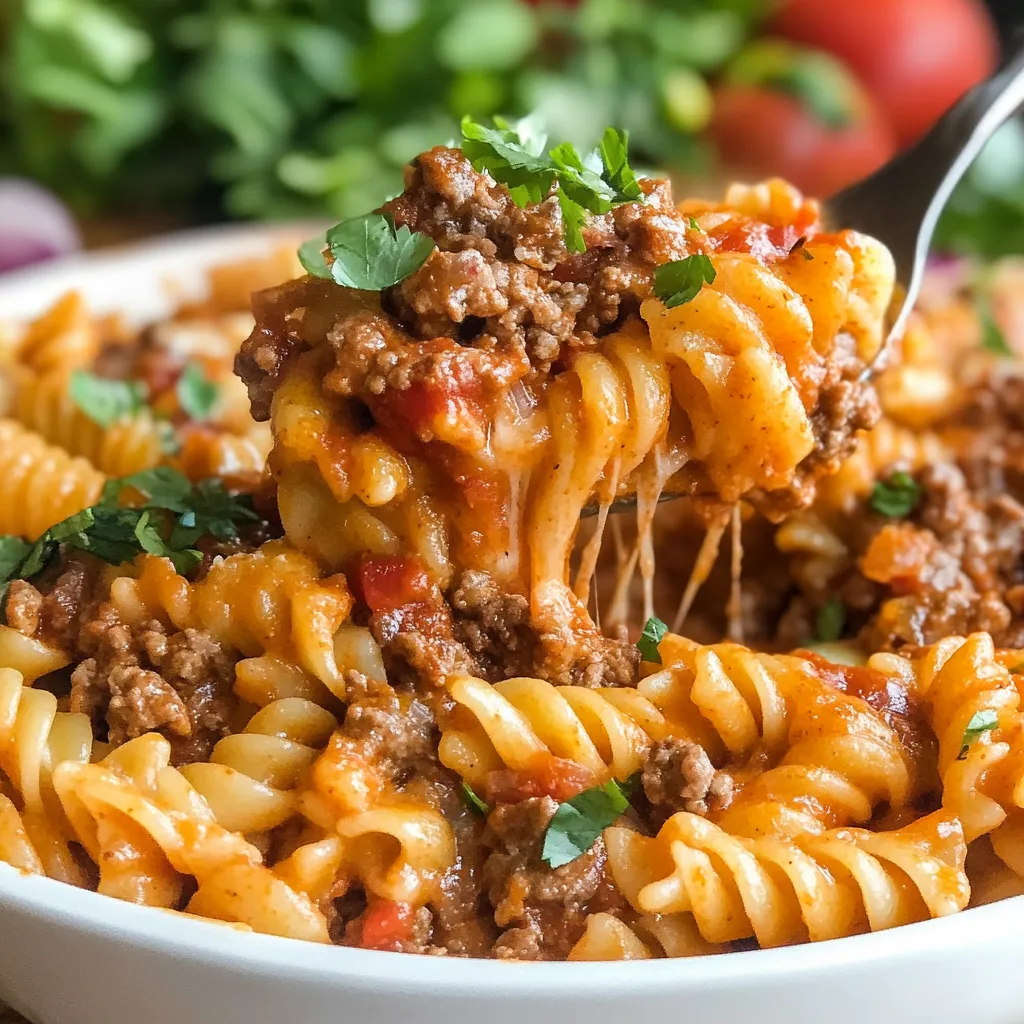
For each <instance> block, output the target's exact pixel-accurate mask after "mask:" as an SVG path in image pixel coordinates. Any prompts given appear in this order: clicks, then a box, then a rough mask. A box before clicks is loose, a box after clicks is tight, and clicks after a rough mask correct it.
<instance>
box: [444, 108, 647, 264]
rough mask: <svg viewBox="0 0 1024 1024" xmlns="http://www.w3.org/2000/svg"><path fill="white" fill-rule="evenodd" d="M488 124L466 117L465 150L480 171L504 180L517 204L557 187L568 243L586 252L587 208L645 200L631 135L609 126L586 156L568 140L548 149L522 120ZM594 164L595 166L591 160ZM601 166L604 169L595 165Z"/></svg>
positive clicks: (595, 209)
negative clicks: (634, 164) (631, 156)
mask: <svg viewBox="0 0 1024 1024" xmlns="http://www.w3.org/2000/svg"><path fill="white" fill-rule="evenodd" d="M495 124H496V126H497V127H495V128H488V127H487V126H486V125H482V124H478V123H477V122H475V121H474V120H472V118H470V117H464V118H463V119H462V151H463V153H465V155H466V156H467V157H468V158H469V160H470V162H471V163H472V164H473V166H474V167H475V168H476V169H477V170H478V171H487V173H488V174H490V176H491V177H492V178H493V179H494V180H495V181H497V182H500V183H501V184H503V185H506V186H507V187H508V190H509V194H510V195H511V196H512V199H513V201H514V202H515V203H516V204H518V205H519V206H526V205H527V204H528V203H539V202H542V201H543V200H544V199H545V198H546V197H547V195H548V194H549V193H550V191H551V188H552V186H555V185H557V187H558V205H559V208H560V210H561V212H562V230H563V233H564V236H565V245H566V248H567V249H568V250H569V251H570V252H584V251H585V249H586V244H585V242H584V239H583V227H584V225H585V224H586V221H587V213H588V212H589V213H595V214H602V213H607V212H608V211H609V210H611V209H612V207H614V206H619V205H622V204H623V203H633V202H638V201H642V200H643V191H642V190H641V188H640V185H639V183H638V182H637V180H636V175H635V174H634V173H633V170H632V168H631V167H630V166H629V158H628V136H627V134H626V133H625V132H623V131H617V130H616V129H614V128H608V129H606V131H605V133H604V137H603V138H602V140H601V145H600V147H599V149H598V152H597V153H596V154H594V157H593V160H591V158H590V157H588V158H587V161H584V160H583V159H582V158H581V157H580V154H579V153H578V152H577V150H576V147H575V146H573V145H572V143H570V142H563V143H561V145H558V146H555V147H554V148H553V149H551V150H550V151H549V152H548V153H547V154H545V153H544V151H543V149H544V141H545V140H544V138H543V136H539V135H537V134H536V133H534V132H532V131H531V132H530V134H527V125H526V124H525V123H524V122H522V121H521V122H519V124H517V125H515V126H513V125H511V124H509V122H507V121H503V120H502V119H500V118H495ZM588 163H589V164H593V166H588ZM595 166H599V167H600V169H601V170H600V173H598V171H597V170H595V169H594V167H595Z"/></svg>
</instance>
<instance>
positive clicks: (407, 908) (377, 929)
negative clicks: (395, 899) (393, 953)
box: [359, 900, 416, 950]
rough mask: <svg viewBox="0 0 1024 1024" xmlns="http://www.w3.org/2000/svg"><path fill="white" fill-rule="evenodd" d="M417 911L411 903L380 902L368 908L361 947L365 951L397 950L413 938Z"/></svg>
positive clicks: (364, 919)
mask: <svg viewBox="0 0 1024 1024" xmlns="http://www.w3.org/2000/svg"><path fill="white" fill-rule="evenodd" d="M415 916H416V910H415V908H414V907H413V906H412V904H410V903H392V902H391V900H380V901H379V902H377V903H373V904H372V905H371V906H370V907H368V908H367V911H366V913H365V914H364V915H363V934H362V938H361V940H360V943H359V945H360V946H361V947H362V948H363V949H384V950H397V949H398V948H399V947H400V946H401V944H402V943H403V942H407V941H408V940H409V938H410V937H411V936H412V924H413V920H414V918H415Z"/></svg>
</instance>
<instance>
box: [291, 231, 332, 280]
mask: <svg viewBox="0 0 1024 1024" xmlns="http://www.w3.org/2000/svg"><path fill="white" fill-rule="evenodd" d="M326 248H327V238H326V236H325V235H317V237H316V238H311V239H310V240H309V241H308V242H303V243H302V245H300V246H299V249H298V256H299V262H300V263H301V264H302V267H303V269H304V270H305V271H306V273H307V274H312V275H313V277H322V278H324V279H325V280H327V281H330V280H331V279H332V278H333V276H334V275H333V274H331V268H330V267H329V266H327V260H325V259H324V249H326Z"/></svg>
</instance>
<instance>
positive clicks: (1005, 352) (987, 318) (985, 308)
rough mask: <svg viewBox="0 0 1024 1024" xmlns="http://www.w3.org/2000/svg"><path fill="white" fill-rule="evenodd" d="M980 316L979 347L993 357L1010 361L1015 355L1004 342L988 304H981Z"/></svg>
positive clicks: (1004, 336)
mask: <svg viewBox="0 0 1024 1024" xmlns="http://www.w3.org/2000/svg"><path fill="white" fill-rule="evenodd" d="M979 313H980V316H981V347H982V348H983V349H985V351H986V352H991V353H993V355H997V356H1002V357H1003V358H1004V359H1011V358H1013V356H1014V355H1015V354H1016V353H1015V352H1014V351H1013V349H1012V348H1011V346H1010V343H1009V342H1008V341H1007V340H1006V335H1005V334H1003V331H1002V328H1001V327H1000V326H999V324H998V323H997V322H996V318H995V315H994V314H993V313H992V310H991V309H990V308H989V305H988V303H981V304H980V308H979Z"/></svg>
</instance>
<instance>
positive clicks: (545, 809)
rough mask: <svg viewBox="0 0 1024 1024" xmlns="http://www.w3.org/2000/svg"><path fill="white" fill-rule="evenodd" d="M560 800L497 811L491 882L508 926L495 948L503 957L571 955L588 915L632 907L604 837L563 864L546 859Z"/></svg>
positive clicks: (489, 840) (497, 911)
mask: <svg viewBox="0 0 1024 1024" xmlns="http://www.w3.org/2000/svg"><path fill="white" fill-rule="evenodd" d="M557 807H558V805H557V804H556V803H555V801H554V800H552V799H551V797H536V798H532V799H529V800H523V801H522V802H520V803H516V804H505V805H502V806H500V807H497V808H495V810H494V811H492V812H491V814H490V816H489V818H488V819H487V830H486V832H485V833H484V838H483V841H484V844H485V845H486V846H488V847H489V848H490V849H491V851H492V852H491V853H490V854H489V856H488V857H487V860H486V862H485V863H484V879H485V881H486V883H487V886H488V894H489V898H490V901H491V904H492V906H493V907H494V919H495V921H496V923H497V925H498V927H499V928H501V929H503V931H502V934H501V935H500V936H499V938H498V940H497V942H496V943H495V945H494V948H493V950H492V952H493V955H494V956H496V957H498V958H500V959H513V958H515V959H522V960H564V959H565V957H566V955H567V954H568V952H569V950H570V949H572V947H573V945H574V944H575V943H576V941H577V940H578V939H579V938H580V936H581V935H582V934H583V929H584V927H585V924H586V918H587V915H588V914H590V913H597V912H599V911H613V910H615V909H618V910H623V909H625V904H624V902H623V900H622V897H621V896H619V895H618V893H617V891H616V890H615V886H614V883H613V882H612V880H611V878H610V876H609V874H608V869H607V854H606V852H605V848H604V842H603V840H601V839H600V838H599V839H598V840H597V841H596V842H595V843H594V845H593V846H592V847H591V848H590V849H589V850H588V851H587V852H586V853H584V854H583V855H582V856H580V857H577V858H576V859H575V860H574V861H571V862H570V863H568V864H565V865H563V866H562V867H560V868H550V867H548V866H547V865H545V864H544V863H543V862H542V861H541V859H540V854H541V849H542V847H543V841H544V833H545V831H546V829H547V827H548V824H549V823H550V821H551V818H552V816H553V815H554V813H555V811H556V809H557Z"/></svg>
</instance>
